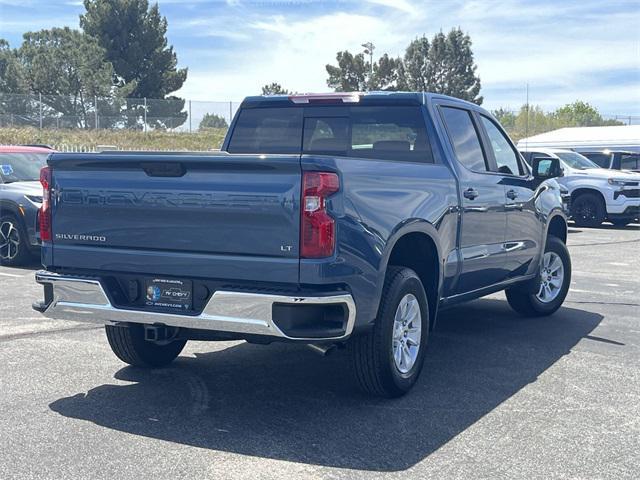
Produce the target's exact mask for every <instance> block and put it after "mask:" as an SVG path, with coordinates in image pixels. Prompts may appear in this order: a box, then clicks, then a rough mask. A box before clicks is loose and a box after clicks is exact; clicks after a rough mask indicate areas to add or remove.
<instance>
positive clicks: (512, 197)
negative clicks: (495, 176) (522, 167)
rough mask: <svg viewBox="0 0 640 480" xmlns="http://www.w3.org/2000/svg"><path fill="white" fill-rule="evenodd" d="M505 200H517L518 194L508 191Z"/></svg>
mask: <svg viewBox="0 0 640 480" xmlns="http://www.w3.org/2000/svg"><path fill="white" fill-rule="evenodd" d="M507 198H508V199H509V200H515V199H516V198H518V192H516V191H515V190H509V191H508V192H507Z"/></svg>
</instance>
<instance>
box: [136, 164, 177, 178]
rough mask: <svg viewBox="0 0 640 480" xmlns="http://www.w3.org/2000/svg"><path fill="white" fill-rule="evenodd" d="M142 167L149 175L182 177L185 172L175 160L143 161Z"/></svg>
mask: <svg viewBox="0 0 640 480" xmlns="http://www.w3.org/2000/svg"><path fill="white" fill-rule="evenodd" d="M142 169H143V170H144V173H146V174H147V175H149V176H150V177H182V176H183V175H184V174H185V173H187V171H186V170H185V168H184V167H183V166H182V164H181V163H177V162H145V163H143V164H142Z"/></svg>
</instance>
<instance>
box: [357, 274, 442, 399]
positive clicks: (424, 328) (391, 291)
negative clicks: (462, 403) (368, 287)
mask: <svg viewBox="0 0 640 480" xmlns="http://www.w3.org/2000/svg"><path fill="white" fill-rule="evenodd" d="M409 293H410V294H413V295H414V296H415V298H416V299H417V300H418V305H419V307H420V314H421V324H422V325H421V328H420V330H421V335H420V346H419V349H418V354H417V357H416V360H415V363H414V364H413V366H412V367H411V368H410V369H409V371H408V372H406V373H404V374H403V373H401V372H400V370H399V369H398V368H397V367H396V364H395V361H394V359H393V326H394V317H395V313H396V310H397V308H398V305H399V303H400V301H401V300H402V299H403V297H404V296H405V295H407V294H409ZM429 320H430V319H429V303H428V300H427V295H426V294H425V292H424V288H423V286H422V282H421V281H420V278H418V275H416V273H415V272H414V271H413V270H411V269H409V268H399V267H389V268H388V271H387V274H386V277H385V282H384V288H383V291H382V299H381V302H380V309H379V311H378V317H377V319H376V321H375V325H374V327H373V329H372V330H370V331H368V332H367V333H365V334H361V335H359V336H357V337H354V338H353V339H352V340H351V342H350V349H351V360H352V365H353V369H354V372H355V377H356V380H357V382H358V384H359V386H360V388H361V389H362V390H364V391H365V392H366V393H369V394H371V395H376V396H381V397H387V398H393V397H399V396H402V395H404V394H405V393H407V392H408V391H409V390H410V389H411V387H412V386H413V385H414V384H415V382H416V381H417V379H418V377H419V376H420V372H421V371H422V365H423V363H424V356H425V350H426V347H427V341H428V339H429V325H430V321H429Z"/></svg>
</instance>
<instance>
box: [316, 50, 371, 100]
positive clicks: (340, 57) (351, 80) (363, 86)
mask: <svg viewBox="0 0 640 480" xmlns="http://www.w3.org/2000/svg"><path fill="white" fill-rule="evenodd" d="M336 60H337V61H338V66H337V67H335V66H333V65H327V66H326V67H325V68H326V69H327V73H328V74H329V78H328V79H327V85H328V86H329V87H331V88H333V89H334V90H335V91H336V92H362V91H365V90H367V72H369V71H370V68H371V66H370V64H369V62H366V61H365V59H364V55H363V54H362V53H358V54H357V55H353V54H352V53H351V52H349V51H348V50H345V51H343V52H338V53H337V54H336Z"/></svg>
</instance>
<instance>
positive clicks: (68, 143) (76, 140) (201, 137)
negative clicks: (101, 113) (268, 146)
mask: <svg viewBox="0 0 640 480" xmlns="http://www.w3.org/2000/svg"><path fill="white" fill-rule="evenodd" d="M225 133H226V129H222V128H217V129H207V130H204V131H199V132H196V133H182V132H163V131H151V132H146V133H145V132H139V131H133V130H80V129H73V130H71V129H60V130H56V129H43V130H40V129H37V128H33V127H22V128H0V145H20V144H46V145H50V146H52V147H53V148H55V149H56V150H61V151H85V152H90V151H94V150H96V149H97V147H98V145H110V146H115V147H116V148H117V149H118V150H165V151H206V150H211V149H215V148H219V147H220V145H221V144H222V140H223V139H224V135H225Z"/></svg>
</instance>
